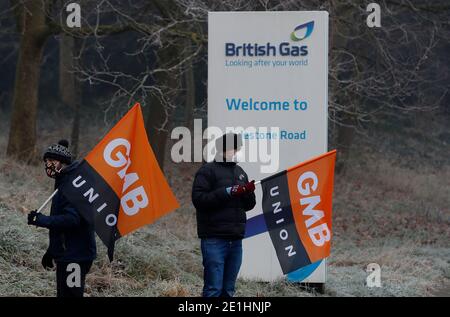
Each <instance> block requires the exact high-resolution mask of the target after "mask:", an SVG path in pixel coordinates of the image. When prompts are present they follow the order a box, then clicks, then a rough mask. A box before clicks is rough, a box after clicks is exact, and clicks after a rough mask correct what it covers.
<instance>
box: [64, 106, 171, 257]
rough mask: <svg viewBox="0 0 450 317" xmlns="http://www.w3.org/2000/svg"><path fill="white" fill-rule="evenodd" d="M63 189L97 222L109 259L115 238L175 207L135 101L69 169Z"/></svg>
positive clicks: (74, 202)
mask: <svg viewBox="0 0 450 317" xmlns="http://www.w3.org/2000/svg"><path fill="white" fill-rule="evenodd" d="M63 193H64V194H65V196H66V197H67V199H68V200H69V201H71V202H72V203H73V204H74V205H75V206H76V207H77V209H78V210H79V212H80V213H81V214H82V215H83V216H84V217H85V218H86V219H87V220H88V221H89V222H91V223H92V224H93V225H95V230H96V232H97V234H98V235H99V237H100V238H101V240H102V241H103V242H104V243H105V244H106V246H107V247H108V254H109V256H110V259H112V255H113V250H114V243H115V241H116V240H117V239H119V238H120V237H122V236H124V235H126V234H128V233H130V232H132V231H134V230H136V229H138V228H140V227H142V226H144V225H147V224H151V223H153V222H154V221H155V220H157V219H158V218H160V217H162V216H163V215H165V214H167V213H169V212H170V211H172V210H174V209H176V208H178V207H179V204H178V202H177V200H176V198H175V196H174V194H173V193H172V191H171V189H170V187H169V185H168V183H167V181H166V179H165V177H164V175H163V173H162V171H161V169H160V167H159V165H158V162H157V160H156V158H155V155H154V153H153V151H152V148H151V147H150V144H149V142H148V138H147V133H146V131H145V127H144V120H143V117H142V111H141V106H140V105H139V104H135V105H134V106H133V108H131V109H130V110H129V111H128V113H127V114H126V115H125V116H124V117H123V118H122V119H121V120H120V121H119V122H118V123H117V124H116V125H115V126H114V127H113V128H112V129H111V131H109V132H108V134H107V135H106V136H105V137H104V138H103V140H101V141H100V143H98V144H97V146H95V148H94V149H93V150H92V151H91V152H90V153H89V154H88V155H87V156H86V157H85V159H84V160H83V161H82V162H81V163H80V164H79V166H78V167H77V168H76V169H74V171H73V172H71V173H70V177H69V181H68V182H65V183H64V186H63Z"/></svg>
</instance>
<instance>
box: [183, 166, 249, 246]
mask: <svg viewBox="0 0 450 317" xmlns="http://www.w3.org/2000/svg"><path fill="white" fill-rule="evenodd" d="M247 182H248V177H247V174H246V173H245V172H244V170H243V169H242V168H241V167H240V166H239V165H237V164H236V163H234V162H216V161H214V162H210V163H206V164H204V165H203V166H202V167H201V168H200V169H199V170H198V171H197V173H196V174H195V179H194V184H193V186H192V203H193V204H194V206H195V208H196V210H197V233H198V236H199V238H223V239H242V238H244V235H245V224H246V222H247V218H246V215H245V212H246V211H249V210H251V209H253V207H254V206H255V204H256V201H255V194H254V193H249V194H246V195H244V196H241V197H231V196H230V194H228V193H227V191H226V188H227V187H231V186H233V185H236V184H240V185H244V184H245V183H247Z"/></svg>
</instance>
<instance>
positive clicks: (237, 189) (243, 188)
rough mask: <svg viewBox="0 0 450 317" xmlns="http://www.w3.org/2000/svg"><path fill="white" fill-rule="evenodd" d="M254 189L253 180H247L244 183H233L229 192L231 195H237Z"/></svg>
mask: <svg viewBox="0 0 450 317" xmlns="http://www.w3.org/2000/svg"><path fill="white" fill-rule="evenodd" d="M254 191H255V181H251V182H248V183H247V184H245V185H234V186H233V187H231V191H230V194H231V196H233V197H239V196H242V195H245V194H248V193H252V192H254Z"/></svg>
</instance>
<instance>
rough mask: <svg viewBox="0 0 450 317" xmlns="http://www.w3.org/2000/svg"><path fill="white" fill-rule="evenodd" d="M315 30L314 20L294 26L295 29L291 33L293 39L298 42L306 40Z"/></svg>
mask: <svg viewBox="0 0 450 317" xmlns="http://www.w3.org/2000/svg"><path fill="white" fill-rule="evenodd" d="M313 30H314V21H309V22H307V23H304V24H300V25H299V26H296V27H295V28H294V31H292V33H291V40H292V41H294V42H298V41H301V40H304V39H306V38H308V37H310V35H311V34H312V32H313Z"/></svg>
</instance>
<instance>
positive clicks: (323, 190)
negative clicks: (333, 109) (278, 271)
mask: <svg viewBox="0 0 450 317" xmlns="http://www.w3.org/2000/svg"><path fill="white" fill-rule="evenodd" d="M335 160H336V150H333V151H330V152H328V153H325V154H323V155H320V156H318V157H315V158H313V159H310V160H308V161H306V162H303V163H300V164H298V165H296V166H293V167H291V168H288V169H287V170H285V171H282V172H280V173H277V174H275V175H272V176H270V177H267V178H265V179H263V180H262V181H261V186H262V189H263V203H262V206H263V212H264V213H263V214H264V219H265V224H266V226H267V230H268V231H269V234H270V237H271V240H272V243H273V245H274V247H275V250H276V253H277V257H278V260H279V262H280V265H281V268H282V270H283V273H284V274H288V273H290V272H293V271H295V270H297V269H299V268H301V267H304V266H306V265H309V264H311V263H314V262H317V261H319V260H321V259H324V258H326V257H328V256H329V255H330V244H331V237H332V225H331V212H332V195H333V183H334V166H335Z"/></svg>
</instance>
